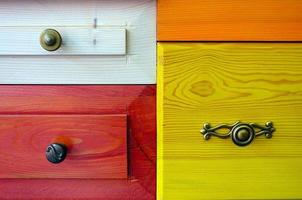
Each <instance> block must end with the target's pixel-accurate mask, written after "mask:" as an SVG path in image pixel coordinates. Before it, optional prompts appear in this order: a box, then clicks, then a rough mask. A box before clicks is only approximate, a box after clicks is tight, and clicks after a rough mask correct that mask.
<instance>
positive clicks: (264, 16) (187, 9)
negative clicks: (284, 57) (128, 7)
mask: <svg viewBox="0 0 302 200" xmlns="http://www.w3.org/2000/svg"><path fill="white" fill-rule="evenodd" d="M157 8H158V18H157V21H158V23H157V29H158V32H157V37H158V40H159V41H301V40H302V28H301V27H302V12H301V10H302V3H301V1H300V0H287V1H284V0H253V1H249V0H240V1H236V0H191V1H190V2H189V3H188V2H187V1H184V0H159V1H158V6H157Z"/></svg>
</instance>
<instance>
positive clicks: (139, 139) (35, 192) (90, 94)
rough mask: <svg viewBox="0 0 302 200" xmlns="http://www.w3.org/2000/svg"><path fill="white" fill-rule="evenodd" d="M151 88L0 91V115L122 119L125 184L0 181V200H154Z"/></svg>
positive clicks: (12, 88) (15, 87)
mask: <svg viewBox="0 0 302 200" xmlns="http://www.w3.org/2000/svg"><path fill="white" fill-rule="evenodd" d="M155 95H156V92H155V85H106V86H105V85H100V86H91V85H90V86H36V85H35V86H31V85H23V86H21V85H7V86H5V85H2V86H0V114H12V115H20V114H47V115H49V114H119V113H125V114H127V128H128V130H127V134H128V179H127V180H108V179H106V180H105V179H94V180H89V179H59V180H58V179H0V199H1V198H2V199H33V198H40V199H65V200H67V199H133V200H134V199H137V200H144V199H148V200H149V199H155V196H156V195H155V193H156V192H155V191H156V178H155V177H156V117H155V116H156V115H155V113H156V107H155V104H156V101H155V99H156V98H155Z"/></svg>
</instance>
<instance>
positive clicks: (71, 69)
mask: <svg viewBox="0 0 302 200" xmlns="http://www.w3.org/2000/svg"><path fill="white" fill-rule="evenodd" d="M0 60H1V62H0V82H2V83H4V82H5V84H154V83H155V73H156V72H155V70H154V68H151V67H146V66H149V65H150V63H149V61H150V59H148V58H141V57H138V56H136V55H132V56H129V57H128V56H104V57H103V56H83V57H79V56H18V59H15V57H14V56H4V57H0ZM113 61H114V62H113ZM152 64H154V63H152ZM3 68H5V70H1V69H3ZM42 78H44V80H42Z"/></svg>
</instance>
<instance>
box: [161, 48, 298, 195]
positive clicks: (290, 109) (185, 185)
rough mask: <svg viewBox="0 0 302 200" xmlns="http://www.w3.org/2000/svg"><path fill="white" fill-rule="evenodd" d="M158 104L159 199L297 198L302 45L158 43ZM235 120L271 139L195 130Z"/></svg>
mask: <svg viewBox="0 0 302 200" xmlns="http://www.w3.org/2000/svg"><path fill="white" fill-rule="evenodd" d="M157 109H158V174H157V178H158V179H157V180H158V188H157V189H158V191H157V192H158V199H159V200H176V199H180V200H189V199H297V198H298V199H302V43H301V44H299V43H159V44H158V108H157ZM238 120H240V121H241V122H243V123H257V124H259V125H264V124H265V122H267V121H272V122H273V126H274V128H275V132H273V137H272V138H270V139H268V138H266V137H265V136H264V135H261V136H259V137H256V138H254V140H253V141H252V143H251V144H249V145H247V146H244V147H242V146H238V145H235V144H234V143H233V141H232V139H231V138H226V139H222V138H218V137H215V136H212V137H211V138H210V139H209V140H204V138H203V135H202V134H201V133H200V130H201V128H202V127H203V124H204V123H206V122H209V123H210V124H211V125H213V126H215V125H219V124H222V123H227V124H233V123H234V122H236V121H238ZM224 131H225V130H224Z"/></svg>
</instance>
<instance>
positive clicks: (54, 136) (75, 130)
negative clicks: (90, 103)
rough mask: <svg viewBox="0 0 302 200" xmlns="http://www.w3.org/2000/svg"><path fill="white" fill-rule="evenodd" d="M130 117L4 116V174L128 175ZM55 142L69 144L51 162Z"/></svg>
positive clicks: (0, 155)
mask: <svg viewBox="0 0 302 200" xmlns="http://www.w3.org/2000/svg"><path fill="white" fill-rule="evenodd" d="M126 132H127V130H126V115H1V116H0V178H106V179H126V178H127V141H126V136H127V134H126ZM51 143H59V144H64V145H66V146H67V149H68V153H67V157H66V159H65V160H64V161H63V162H61V163H59V164H53V163H50V162H49V161H48V160H47V159H46V156H45V150H46V148H47V146H48V145H49V144H51Z"/></svg>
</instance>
